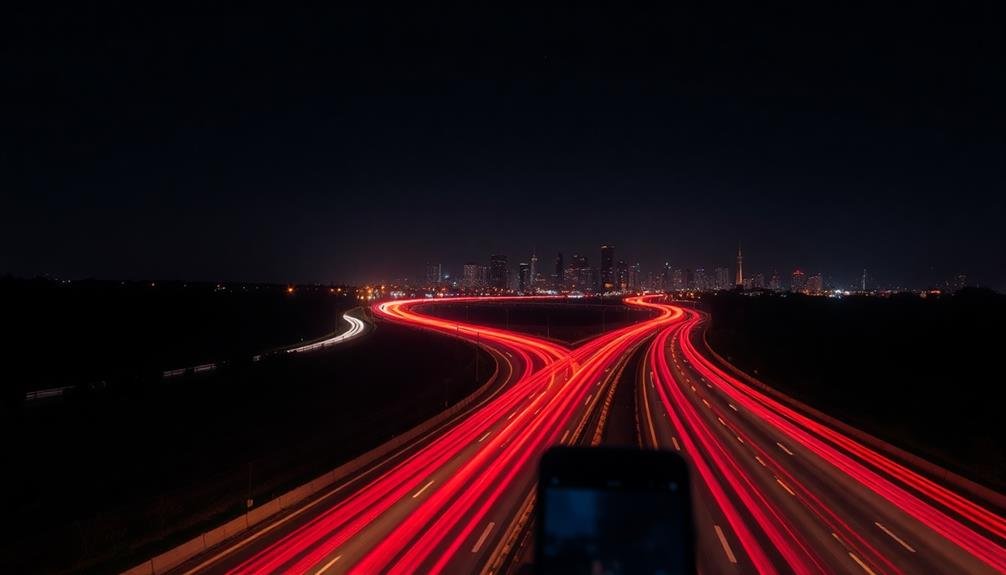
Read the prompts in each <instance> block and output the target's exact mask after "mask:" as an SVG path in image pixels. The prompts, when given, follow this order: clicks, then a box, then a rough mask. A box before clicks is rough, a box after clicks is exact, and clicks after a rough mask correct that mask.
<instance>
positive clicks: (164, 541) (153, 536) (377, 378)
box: [0, 313, 494, 573]
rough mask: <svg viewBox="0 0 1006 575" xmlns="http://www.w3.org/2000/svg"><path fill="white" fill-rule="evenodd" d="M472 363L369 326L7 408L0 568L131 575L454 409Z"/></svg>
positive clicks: (446, 348) (469, 354)
mask: <svg viewBox="0 0 1006 575" xmlns="http://www.w3.org/2000/svg"><path fill="white" fill-rule="evenodd" d="M251 315H253V316H255V317H259V318H260V320H261V318H262V317H264V316H263V315H262V314H254V313H253V314H251ZM266 316H267V314H266ZM319 327H321V326H319ZM62 351H63V350H62V349H61V348H60V347H58V346H50V347H48V352H49V353H50V355H49V359H50V361H61V353H62ZM475 353H476V352H475V348H474V346H473V345H471V344H468V343H463V342H460V341H456V340H453V339H452V338H448V337H443V336H435V335H431V334H429V333H424V332H419V331H415V330H412V329H409V328H404V327H400V326H397V325H391V324H386V323H381V324H380V325H379V327H378V328H377V329H376V330H375V331H373V332H371V333H368V334H366V335H364V336H362V337H361V338H360V339H357V340H353V341H350V342H347V343H344V344H341V345H339V346H336V347H333V348H330V349H328V350H324V351H319V352H313V353H308V354H298V355H297V356H295V357H291V356H273V357H270V358H268V359H265V360H263V361H261V362H259V363H255V364H251V363H235V364H232V365H230V366H228V367H226V368H223V369H221V370H219V371H217V372H213V373H209V374H205V375H198V376H190V377H183V378H179V379H178V380H177V381H172V383H170V384H168V383H164V384H160V385H149V386H143V385H140V386H117V387H113V388H109V389H107V390H105V391H103V392H102V393H94V394H82V395H75V396H71V397H68V398H64V399H59V400H55V401H45V402H41V403H37V404H36V403H33V404H24V405H20V404H19V405H16V406H11V405H7V407H5V408H4V411H3V414H2V429H0V433H2V437H3V446H2V449H3V453H4V454H5V465H4V467H5V470H6V471H5V473H4V474H3V492H4V493H6V494H8V496H7V497H5V498H4V500H3V504H2V512H3V516H4V522H3V523H4V528H3V529H4V534H3V540H4V546H3V548H2V549H0V571H2V572H5V573H16V572H39V571H42V572H58V571H66V570H68V569H69V568H70V567H71V566H73V567H75V568H76V569H77V570H84V571H88V570H91V569H95V568H96V566H97V565H101V566H102V567H101V569H100V570H106V569H113V568H125V567H129V566H131V565H132V564H133V563H135V562H138V561H139V560H141V559H142V558H145V557H148V556H150V555H152V554H154V553H156V552H159V551H161V550H164V549H165V548H168V547H171V546H172V544H175V543H178V542H180V541H181V540H184V539H185V538H186V537H187V536H190V535H193V534H195V533H197V532H199V530H200V529H201V528H205V527H206V526H208V525H214V524H216V523H219V522H220V521H222V520H223V519H225V518H229V517H230V516H233V515H236V514H237V513H238V512H239V511H240V510H241V509H242V508H243V505H244V501H245V498H246V497H248V496H249V495H250V496H251V497H252V498H253V499H254V500H255V501H256V502H264V501H267V500H269V499H271V498H272V497H274V496H276V495H278V494H279V493H282V492H284V491H286V490H287V489H289V488H292V487H294V486H296V485H299V484H301V483H303V482H305V481H307V480H309V479H311V478H313V477H315V476H317V475H320V474H321V473H323V472H326V471H328V470H330V469H332V468H334V467H336V466H338V465H339V464H341V463H343V462H345V461H347V460H349V459H351V458H353V457H355V456H356V455H358V454H360V453H363V452H365V451H367V450H369V449H371V448H373V447H375V446H377V445H379V444H381V443H383V442H384V441H386V440H388V439H390V438H391V437H393V436H394V435H397V434H399V433H401V432H403V431H405V430H407V429H409V428H411V427H413V426H414V425H416V424H418V423H420V422H422V421H424V420H425V419H427V418H429V417H430V416H432V415H434V414H436V413H438V412H439V411H440V410H442V409H443V407H444V405H445V403H446V402H449V403H452V404H453V403H455V402H457V401H458V400H459V399H461V398H463V397H464V396H465V395H467V394H468V393H470V392H471V391H472V390H474V389H475V388H476V387H477V383H478V382H482V381H484V380H486V379H487V378H488V376H489V374H490V373H491V371H492V369H493V366H494V363H493V361H492V360H491V359H490V358H489V357H488V356H487V355H485V354H484V352H483V353H482V355H481V359H480V361H479V365H480V367H481V373H479V374H478V377H476V374H475V372H474V370H475V365H474V361H475ZM391 357H394V359H395V361H388V360H389V358H391ZM249 486H250V488H249ZM249 489H250V490H249Z"/></svg>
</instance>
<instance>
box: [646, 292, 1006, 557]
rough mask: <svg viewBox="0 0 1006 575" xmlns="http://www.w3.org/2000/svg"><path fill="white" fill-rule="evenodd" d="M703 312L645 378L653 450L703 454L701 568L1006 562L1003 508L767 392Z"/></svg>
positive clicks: (664, 335) (662, 337)
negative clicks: (728, 361) (722, 354)
mask: <svg viewBox="0 0 1006 575" xmlns="http://www.w3.org/2000/svg"><path fill="white" fill-rule="evenodd" d="M704 320H705V317H704V316H703V314H701V313H699V312H697V311H694V310H686V314H685V318H684V320H683V321H682V322H679V323H677V324H675V325H673V326H670V327H668V328H666V329H663V330H661V331H660V333H659V334H658V335H657V336H656V337H655V338H654V339H653V341H652V343H651V344H650V345H649V348H648V349H647V352H646V358H645V361H644V362H640V364H639V368H638V379H637V381H638V389H637V393H638V397H639V402H638V403H639V405H641V406H642V408H641V412H642V414H643V418H642V420H643V421H644V423H643V426H642V427H643V429H642V433H640V436H641V437H642V440H643V443H644V445H646V446H651V447H652V446H656V447H659V448H665V449H674V450H677V451H680V452H682V453H683V454H684V455H685V456H686V457H687V458H688V459H689V461H690V462H691V463H692V469H693V473H694V474H695V476H696V481H695V485H696V486H697V492H696V494H695V496H696V501H697V503H698V505H696V509H697V516H696V527H697V529H698V532H699V542H700V543H699V544H700V549H699V557H700V564H701V565H703V567H704V569H703V572H707V573H716V572H724V573H733V572H737V573H754V572H761V573H773V572H799V573H808V572H849V573H878V574H879V573H996V572H1002V571H1003V570H1004V569H1006V551H1004V549H1003V541H1004V535H1006V530H1004V527H1006V524H1004V522H1003V518H1002V517H1000V516H998V515H996V514H994V513H991V512H989V511H987V510H986V509H985V508H983V507H982V506H980V505H976V504H974V503H972V502H970V501H969V500H967V499H965V498H963V497H961V496H960V495H958V494H956V493H954V492H953V491H951V490H949V489H947V488H946V487H943V486H941V485H938V484H936V483H934V482H932V481H930V480H928V479H926V478H925V477H923V476H922V475H920V474H918V473H917V472H915V471H913V470H911V469H908V468H907V467H905V466H903V465H901V464H899V463H897V462H895V461H893V460H892V459H890V458H888V457H887V456H885V455H884V454H881V453H879V452H878V451H875V450H873V449H871V448H869V447H867V446H866V445H864V444H863V443H861V442H860V441H857V440H856V439H855V438H853V437H850V436H848V435H847V434H844V433H842V432H841V431H840V430H838V429H836V428H834V427H832V426H829V425H828V424H826V423H825V422H823V421H819V420H816V419H815V418H814V417H813V416H811V415H809V414H808V413H807V412H802V411H800V410H799V409H797V408H794V407H793V403H792V402H787V401H786V400H785V398H780V397H779V396H778V394H772V395H769V394H767V393H765V392H763V391H760V390H759V386H757V385H756V384H755V382H752V381H750V380H749V381H745V378H743V377H741V376H739V375H737V374H735V373H734V372H733V371H732V370H731V369H730V368H729V366H727V365H725V364H723V363H722V362H721V361H720V360H718V358H716V356H715V354H714V353H712V352H711V351H710V350H708V349H707V348H706V347H705V342H704V338H703V337H702V329H701V328H702V322H703V321H704ZM934 424H938V422H934Z"/></svg>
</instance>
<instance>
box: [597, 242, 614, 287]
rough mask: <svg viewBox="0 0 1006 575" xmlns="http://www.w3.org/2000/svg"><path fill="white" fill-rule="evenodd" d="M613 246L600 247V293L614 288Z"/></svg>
mask: <svg viewBox="0 0 1006 575" xmlns="http://www.w3.org/2000/svg"><path fill="white" fill-rule="evenodd" d="M615 281H616V278H615V246H601V291H608V290H611V289H614V287H615Z"/></svg>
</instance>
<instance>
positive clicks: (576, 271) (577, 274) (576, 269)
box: [566, 254, 594, 292]
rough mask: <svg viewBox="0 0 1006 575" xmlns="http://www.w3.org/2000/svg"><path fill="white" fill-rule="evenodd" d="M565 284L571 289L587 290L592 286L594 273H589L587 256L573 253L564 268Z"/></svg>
mask: <svg viewBox="0 0 1006 575" xmlns="http://www.w3.org/2000/svg"><path fill="white" fill-rule="evenodd" d="M566 279H567V286H566V287H568V288H569V289H570V290H571V291H581V292H582V291H587V290H591V289H593V288H594V274H593V273H591V269H590V265H589V264H588V263H587V257H586V256H582V255H580V254H573V256H572V258H570V262H569V267H568V268H567V269H566Z"/></svg>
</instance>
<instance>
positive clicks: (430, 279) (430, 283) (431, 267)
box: [426, 264, 443, 287]
mask: <svg viewBox="0 0 1006 575" xmlns="http://www.w3.org/2000/svg"><path fill="white" fill-rule="evenodd" d="M441 279H443V269H442V268H441V266H440V264H426V285H427V287H437V286H438V285H439V284H440V280H441Z"/></svg>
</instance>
